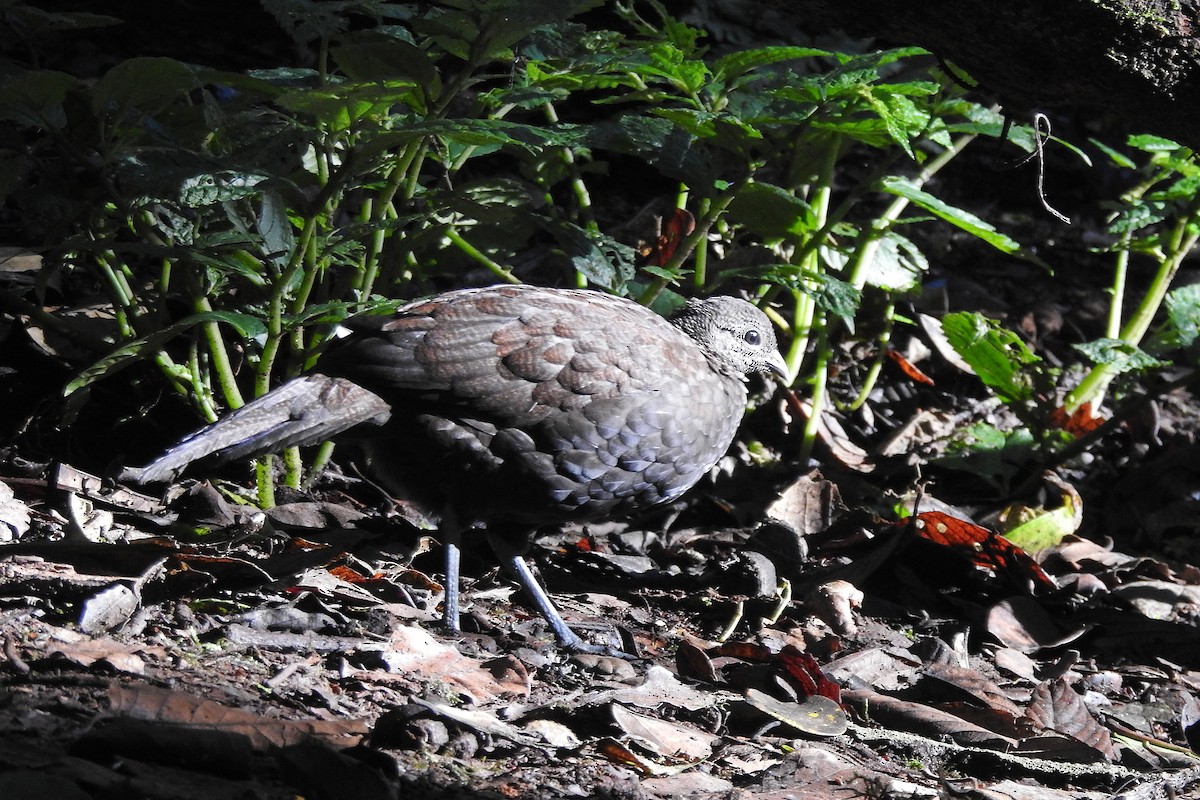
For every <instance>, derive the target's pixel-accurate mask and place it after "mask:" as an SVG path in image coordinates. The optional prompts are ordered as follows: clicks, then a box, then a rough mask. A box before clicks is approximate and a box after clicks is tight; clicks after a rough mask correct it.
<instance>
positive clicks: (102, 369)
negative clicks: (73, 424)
mask: <svg viewBox="0 0 1200 800" xmlns="http://www.w3.org/2000/svg"><path fill="white" fill-rule="evenodd" d="M204 322H223V323H225V324H226V325H229V326H231V327H232V328H234V329H235V330H236V331H237V332H238V333H239V334H241V335H242V338H244V339H253V338H255V337H257V336H264V335H266V332H267V329H266V326H265V325H264V324H263V322H262V320H260V319H258V318H257V317H252V316H250V315H249V314H239V313H236V312H233V311H206V312H203V313H200V314H193V315H192V316H190V317H187V318H186V319H182V320H180V321H179V322H176V323H175V324H174V325H169V326H167V327H166V328H163V329H162V330H161V331H157V332H155V333H152V334H150V335H148V336H143V337H141V338H138V339H134V340H133V341H131V342H127V343H125V344H124V345H122V346H121V347H118V348H117V349H116V350H114V351H112V352H111V353H109V354H108V355H107V356H105V357H104V358H102V359H100V360H99V361H97V362H96V363H94V364H92V365H91V366H90V367H88V368H87V369H85V370H83V371H82V372H80V373H79V374H78V375H77V376H75V379H74V380H72V381H71V382H70V383H68V384H67V385H66V387H65V388H64V389H63V396H64V397H69V396H70V395H72V394H74V393H75V392H77V391H79V390H80V389H82V388H84V387H85V386H90V385H91V384H93V383H95V382H96V381H98V380H100V379H101V378H105V377H107V376H109V375H112V374H113V373H115V372H119V371H120V370H123V369H125V368H126V367H129V366H132V365H133V364H135V363H137V362H138V361H142V360H144V359H147V358H151V357H153V356H154V354H155V353H157V352H159V351H160V350H162V348H163V346H164V345H166V343H167V342H169V341H170V340H171V339H174V338H175V337H176V336H178V335H179V334H181V333H183V332H184V331H187V330H189V329H191V328H193V327H195V326H197V325H199V324H201V323H204Z"/></svg>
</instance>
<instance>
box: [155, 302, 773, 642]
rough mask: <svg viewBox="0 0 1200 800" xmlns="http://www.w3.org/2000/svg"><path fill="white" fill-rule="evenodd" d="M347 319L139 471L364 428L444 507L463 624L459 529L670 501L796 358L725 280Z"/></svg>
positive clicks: (450, 580)
mask: <svg viewBox="0 0 1200 800" xmlns="http://www.w3.org/2000/svg"><path fill="white" fill-rule="evenodd" d="M350 327H351V329H352V333H351V335H350V336H348V337H346V338H345V339H343V340H341V341H339V342H337V343H335V344H334V345H333V346H332V347H330V349H329V350H328V352H327V353H326V354H325V355H324V356H322V358H321V359H320V361H319V362H318V364H317V366H316V372H315V374H312V375H309V376H306V377H304V378H298V379H296V380H293V381H290V382H288V383H287V384H284V385H283V386H281V387H279V388H278V389H275V390H274V391H272V392H270V393H268V394H266V395H264V396H263V397H261V398H258V399H257V400H255V401H254V402H252V403H250V404H248V405H247V406H245V407H243V408H241V409H239V410H237V411H235V412H233V413H232V414H230V415H228V416H227V417H225V418H224V419H222V420H220V421H218V422H217V423H215V424H213V425H211V426H209V427H208V428H205V429H203V430H201V431H200V432H198V433H196V434H194V435H192V436H191V437H188V438H187V439H185V440H184V441H183V442H181V443H180V444H179V445H177V446H176V447H174V448H172V449H171V450H169V451H168V452H167V453H165V454H164V455H163V456H162V457H160V458H159V459H158V460H156V461H155V462H154V463H152V464H150V465H149V466H148V467H146V468H145V469H144V470H142V471H140V476H139V477H140V479H142V480H161V479H164V478H166V477H169V476H170V475H171V474H173V473H175V472H176V471H178V470H179V469H181V468H182V467H183V466H186V464H188V463H190V462H191V461H194V460H196V459H198V458H202V457H205V456H210V455H215V456H217V457H224V458H229V457H236V458H243V457H247V456H250V455H255V454H260V453H263V452H269V451H271V450H277V449H280V448H283V447H286V446H289V445H293V444H311V443H313V442H316V441H321V440H322V439H324V438H328V437H330V436H334V435H337V434H343V437H353V438H355V439H357V440H358V441H359V442H360V444H361V445H362V446H363V447H364V449H365V450H366V451H367V452H368V454H369V456H370V466H371V470H372V473H373V474H374V475H375V476H376V477H378V478H379V480H380V481H381V483H383V484H384V485H385V486H386V487H387V488H388V489H389V491H392V492H394V493H396V494H397V496H402V497H404V498H405V499H407V500H409V501H410V502H413V503H415V504H416V505H417V507H418V508H421V509H422V510H423V511H424V512H425V513H426V514H427V515H428V516H430V517H432V518H438V517H439V516H440V517H441V518H442V520H443V522H442V527H443V531H442V533H443V538H445V539H447V540H448V544H449V545H450V546H449V547H448V548H447V566H448V569H447V572H448V575H447V580H446V584H447V591H448V597H447V603H446V617H447V619H446V621H447V623H448V624H450V625H451V627H455V626H456V624H457V604H456V602H455V597H456V586H457V546H456V545H457V540H458V536H459V534H460V533H461V531H462V530H465V529H466V528H467V527H470V526H472V525H475V524H478V523H482V524H486V525H489V526H495V527H500V526H504V525H520V526H524V527H525V528H526V529H530V528H534V527H536V526H538V525H542V524H546V523H552V522H561V521H566V520H578V519H595V518H598V517H608V516H612V515H621V514H628V513H630V512H633V511H637V510H640V509H643V508H648V507H651V506H654V505H657V504H659V503H665V502H669V501H670V500H673V499H675V498H677V497H679V496H680V495H681V494H683V492H685V491H687V490H688V489H689V488H691V486H693V485H694V484H695V483H696V482H697V481H698V480H699V479H700V477H701V476H703V475H704V473H705V472H707V471H708V470H709V469H710V468H711V467H712V466H713V464H715V463H716V462H717V460H718V459H719V458H721V456H723V455H724V454H725V452H726V451H727V450H728V448H729V445H730V443H731V442H732V440H733V437H734V434H735V433H736V430H737V427H738V424H739V423H740V421H741V418H742V414H743V412H744V409H745V405H746V399H747V391H746V385H745V378H746V376H747V375H749V374H751V373H756V372H760V373H766V372H773V373H776V374H777V375H780V376H782V375H784V374H786V371H787V369H786V365H785V364H784V361H783V359H782V357H781V356H780V354H779V351H778V349H777V346H776V340H775V334H774V331H773V330H772V327H771V324H770V322H769V320H768V319H767V317H766V315H765V314H763V313H762V311H760V310H759V309H757V308H755V307H754V306H753V305H751V304H749V303H747V302H745V301H742V300H738V299H735V298H730V297H714V298H710V299H705V300H692V301H689V302H688V303H687V305H686V306H684V307H683V308H682V309H681V310H680V311H679V312H678V313H677V314H676V315H675V317H673V318H672V320H671V321H667V320H665V319H663V318H662V317H660V316H658V315H657V314H655V313H654V312H652V311H650V310H649V309H647V308H645V307H643V306H640V305H638V304H637V303H634V302H632V301H629V300H626V299H623V298H618V297H613V296H610V295H606V294H601V293H598V292H591V291H583V290H572V289H546V288H538V287H532V286H494V287H490V288H486V289H466V290H461V291H456V292H449V293H447V294H443V295H439V296H437V297H434V298H432V299H429V300H424V301H419V302H416V303H412V304H409V305H407V306H405V307H403V308H401V309H400V310H399V311H397V312H396V313H395V314H392V315H388V316H373V317H362V318H357V319H355V320H352V321H351V322H350ZM367 422H371V423H375V425H372V426H366V425H362V423H367ZM380 425H381V426H382V427H376V426H380ZM351 429H353V430H351ZM504 556H505V559H506V560H507V561H508V562H509V564H510V566H512V567H513V568H514V569H515V570H516V571H517V573H518V577H520V578H521V581H522V583H524V584H526V588H527V589H528V590H529V591H530V593H531V594H532V595H533V596H534V599H535V601H536V602H537V603H538V606H539V608H540V609H541V610H542V612H543V613H544V614H545V615H546V617H547V619H548V620H549V621H550V622H551V625H552V626H553V627H554V630H555V633H556V635H557V636H558V638H559V640H560V642H562V643H563V644H565V645H568V646H571V647H582V646H583V645H582V643H581V642H580V641H579V640H578V638H577V637H575V635H574V634H573V633H572V632H571V631H570V630H569V629H568V628H567V627H566V625H565V623H563V622H562V620H561V618H560V617H558V614H557V612H556V611H554V608H553V606H552V605H550V603H549V600H548V599H547V598H546V597H545V595H544V593H543V592H542V590H541V588H540V587H539V586H537V584H536V582H534V581H533V580H532V578H531V577H529V573H528V569H527V568H526V567H525V565H524V562H523V561H521V559H520V557H519V555H516V554H515V552H506V553H504ZM451 560H453V561H454V563H453V564H451V563H450V561H451ZM452 604H454V606H455V607H454V608H453V609H452V608H451V607H450V606H451V605H452Z"/></svg>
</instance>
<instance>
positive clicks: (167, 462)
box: [124, 374, 391, 483]
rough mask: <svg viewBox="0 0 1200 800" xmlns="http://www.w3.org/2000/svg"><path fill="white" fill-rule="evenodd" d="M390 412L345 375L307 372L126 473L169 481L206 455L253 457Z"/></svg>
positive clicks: (380, 419)
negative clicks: (145, 464)
mask: <svg viewBox="0 0 1200 800" xmlns="http://www.w3.org/2000/svg"><path fill="white" fill-rule="evenodd" d="M390 413H391V409H390V406H388V404H387V402H385V401H384V399H383V398H382V397H380V396H379V395H377V394H375V393H374V392H370V391H368V390H366V389H364V388H363V387H361V386H359V385H358V384H356V383H353V382H351V381H348V380H346V379H345V378H331V377H329V376H327V375H315V374H314V375H306V376H304V377H302V378H296V379H294V380H291V381H288V382H287V383H285V384H283V385H282V386H279V387H278V388H276V389H273V390H272V391H270V392H268V393H267V394H265V395H263V396H262V397H260V398H258V399H256V400H254V401H252V402H250V403H248V404H246V405H244V406H242V407H241V408H239V409H238V410H236V411H234V412H232V413H230V414H228V415H226V416H225V417H222V418H221V419H219V420H217V421H216V422H214V423H213V424H211V425H209V426H208V427H206V428H201V429H200V430H198V431H196V432H195V433H193V434H191V435H190V436H188V437H186V438H185V439H183V440H181V441H180V442H178V443H177V444H176V445H174V446H173V447H171V449H169V450H167V452H165V453H163V454H162V455H161V456H159V457H158V458H157V459H155V460H154V461H153V462H151V463H150V464H148V465H147V466H145V467H142V468H140V469H138V468H131V469H128V470H126V471H125V475H124V477H127V478H130V479H132V480H136V481H139V482H142V483H148V482H151V481H163V480H170V479H171V478H173V477H174V476H175V474H176V473H178V472H179V471H181V470H182V469H183V468H184V467H186V466H187V465H188V464H190V463H192V462H193V461H197V460H199V459H201V458H206V457H210V456H211V457H214V458H216V459H218V460H221V461H228V460H231V459H238V458H253V457H255V456H260V455H263V454H265V453H272V452H275V451H278V450H282V449H284V448H287V447H292V446H303V445H310V444H317V443H319V442H323V441H325V440H326V439H329V438H330V437H332V436H335V435H337V434H338V433H341V432H342V431H345V430H347V429H349V428H352V427H354V426H355V425H359V424H362V423H366V422H371V423H374V424H376V425H382V424H383V423H385V422H387V420H388V417H389V415H390Z"/></svg>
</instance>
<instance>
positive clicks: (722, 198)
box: [638, 164, 761, 305]
mask: <svg viewBox="0 0 1200 800" xmlns="http://www.w3.org/2000/svg"><path fill="white" fill-rule="evenodd" d="M760 166H761V164H751V165H750V167H749V169H747V170H746V174H745V175H743V176H742V177H741V178H739V179H738V180H737V181H736V182H735V183H733V184H732V185H730V186H729V187H728V188H727V189H726V190H725V191H724V192H722V193H721V194H720V195H718V196H717V197H715V198H713V199H712V200H711V201H710V203H709V206H708V211H707V212H706V213H705V214H703V215H702V216H701V217H700V218H699V219H698V220H696V229H695V230H693V231H692V232H691V233H690V234H688V235H687V236H686V237H684V240H683V241H682V242H680V244H679V249H677V250H676V251H675V255H673V256H671V258H670V260H669V261H667V263H666V264H664V265H663V269H664V270H665V271H666V272H669V273H671V274H678V272H679V270H680V269H681V268H682V267H683V262H685V261H687V260H688V258H689V257H691V255H692V253H693V252H694V251H695V250H696V247H697V246H698V245H699V244H700V242H702V241H704V240H705V238H706V237H707V236H708V231H709V229H710V228H712V226H713V225H714V224H715V223H716V221H717V219H718V218H720V216H721V215H722V214H724V213H725V209H727V208H729V204H730V203H732V202H733V201H734V198H736V197H737V195H738V193H739V192H740V191H742V190H743V189H745V188H746V187H747V186H749V185H750V182H751V181H753V180H754V174H755V172H756V171H757V170H758V168H759V167H760ZM670 282H671V281H670V279H669V278H665V277H656V278H655V279H654V280H653V281H651V282H650V285H649V286H647V287H646V289H645V291H643V292H642V294H641V295H640V296H639V297H638V302H639V303H641V304H642V305H650V304H651V303H653V302H654V300H655V298H657V297H658V295H659V294H660V293H661V292H662V290H663V289H665V288H667V284H668V283H670Z"/></svg>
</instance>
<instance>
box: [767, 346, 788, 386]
mask: <svg viewBox="0 0 1200 800" xmlns="http://www.w3.org/2000/svg"><path fill="white" fill-rule="evenodd" d="M767 369H768V370H770V371H771V372H772V373H774V374H775V376H776V377H777V378H779V380H780V381H782V382H783V383H784V384H786V383H787V382H788V365H787V362H786V361H784V360H783V353H780V352H779V351H778V350H772V351H771V355H770V357H769V358H767Z"/></svg>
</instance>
